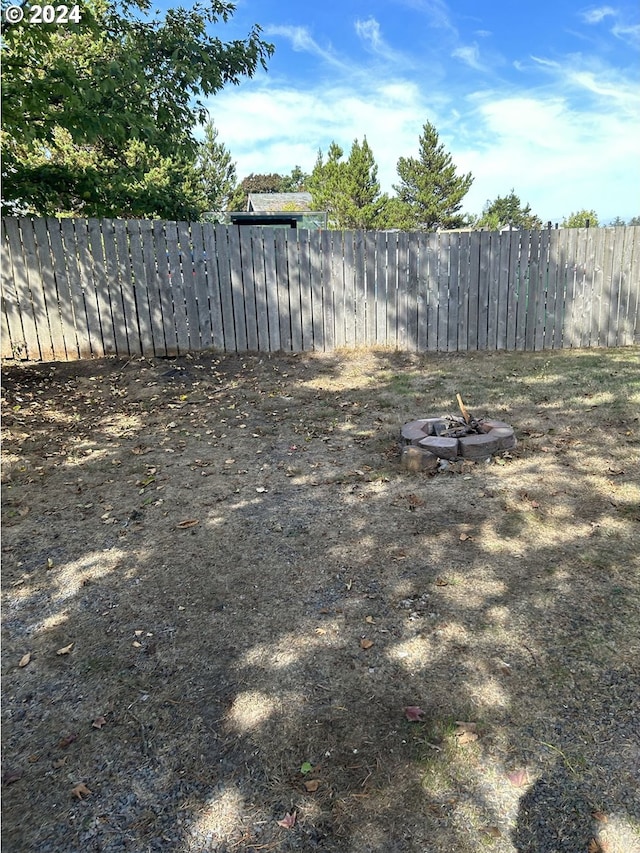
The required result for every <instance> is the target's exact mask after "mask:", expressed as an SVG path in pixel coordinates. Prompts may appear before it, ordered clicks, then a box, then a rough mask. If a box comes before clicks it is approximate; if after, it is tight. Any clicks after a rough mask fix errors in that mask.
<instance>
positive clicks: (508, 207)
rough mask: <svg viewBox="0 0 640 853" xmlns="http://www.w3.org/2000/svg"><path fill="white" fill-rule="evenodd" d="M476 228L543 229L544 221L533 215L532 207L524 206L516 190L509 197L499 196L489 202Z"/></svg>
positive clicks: (495, 229)
mask: <svg viewBox="0 0 640 853" xmlns="http://www.w3.org/2000/svg"><path fill="white" fill-rule="evenodd" d="M474 225H475V227H476V228H488V229H490V230H493V231H497V230H499V229H500V228H502V227H503V226H505V225H512V226H513V227H514V228H534V229H535V228H542V220H541V219H540V217H539V216H535V215H534V214H533V213H531V206H530V205H529V204H527V205H526V206H525V205H523V204H522V202H521V201H520V198H519V197H518V196H517V195H516V193H515V190H513V189H512V190H511V192H510V193H509V195H506V196H498V197H497V198H496V199H494V201H492V202H489V201H488V202H487V203H486V204H485V206H484V210H483V211H482V216H481V217H480V218H479V219H478V221H477V222H475V223H474Z"/></svg>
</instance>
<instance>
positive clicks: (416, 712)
mask: <svg viewBox="0 0 640 853" xmlns="http://www.w3.org/2000/svg"><path fill="white" fill-rule="evenodd" d="M404 715H405V717H406V718H407V720H409V722H410V723H421V722H422V718H423V716H424V711H423V710H422V708H419V707H418V706H417V705H407V707H406V708H405V709H404Z"/></svg>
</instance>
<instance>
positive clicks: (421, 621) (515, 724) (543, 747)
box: [3, 351, 640, 853]
mask: <svg viewBox="0 0 640 853" xmlns="http://www.w3.org/2000/svg"><path fill="white" fill-rule="evenodd" d="M360 358H361V359H364V362H363V363H362V362H358V360H357V358H355V360H354V358H352V357H347V356H346V355H344V354H342V355H341V354H338V355H336V356H334V357H331V358H328V357H325V358H322V359H314V358H312V357H307V356H303V357H291V356H282V357H273V358H271V359H261V358H260V357H259V356H246V357H243V356H238V357H229V356H225V357H220V356H208V357H204V356H203V357H202V358H196V359H180V360H177V361H176V362H171V363H161V362H148V361H145V360H141V361H139V362H133V363H128V364H124V363H122V362H114V361H101V362H97V363H83V364H82V365H55V366H53V367H50V366H46V367H45V366H40V367H37V368H32V369H27V370H24V371H8V372H7V373H6V374H5V395H6V401H5V402H6V410H7V415H6V416H5V427H6V429H7V430H8V431H9V440H8V441H6V442H5V453H6V455H7V462H8V465H7V470H6V471H5V475H6V477H7V478H8V479H7V483H6V485H5V490H4V495H3V500H4V504H5V506H4V509H5V520H6V522H8V524H7V527H6V529H5V542H4V544H3V552H4V575H5V587H6V594H5V605H4V630H5V641H4V644H3V645H4V654H5V664H4V667H3V673H4V679H5V689H4V695H5V702H4V714H5V725H4V727H3V739H4V749H5V766H6V768H7V770H8V771H9V772H11V773H13V775H14V776H16V775H18V776H19V778H17V779H12V778H11V777H8V778H9V781H10V784H8V785H7V787H6V789H5V795H4V796H5V804H4V805H5V837H9V838H10V839H12V843H13V844H14V846H15V849H38V850H39V851H48V850H51V851H53V850H56V851H57V850H60V849H66V850H76V849H77V850H101V851H116V850H138V849H149V850H166V849H175V850H182V851H184V853H192V851H196V850H202V849H209V850H217V851H224V850H229V851H230V850H237V849H244V850H248V851H251V850H259V849H275V850H282V851H286V850H313V849H317V850H325V851H356V853H357V851H363V853H364V851H388V850H397V851H413V850H416V851H417V850H425V849H430V850H442V851H445V850H447V851H448V850H457V851H472V850H476V849H478V846H479V844H481V843H483V841H485V842H486V843H488V844H491V849H493V850H496V851H502V850H505V851H507V850H513V849H516V850H520V849H522V850H533V849H540V850H542V849H544V850H546V849H547V848H544V847H539V848H535V847H533V846H531V845H532V844H533V843H534V842H536V841H540V840H541V839H542V838H543V837H542V836H541V835H538V836H536V834H535V833H536V832H539V830H538V829H537V828H536V827H537V826H538V824H539V823H540V820H541V819H542V820H543V819H544V814H543V811H544V808H543V807H544V806H545V802H546V801H547V800H548V801H549V802H550V798H551V796H552V795H553V796H554V797H555V806H556V809H557V810H558V813H557V815H556V818H555V819H554V822H553V823H552V827H553V826H555V827H556V829H557V831H556V830H553V831H554V832H556V835H555V836H553V835H550V836H549V837H550V838H552V839H554V838H555V837H556V836H557V837H560V835H559V833H560V834H561V833H562V832H563V831H565V832H569V833H570V832H574V829H573V828H574V827H575V826H577V823H576V822H575V820H574V814H575V808H576V807H577V805H576V804H580V805H579V810H578V811H579V815H580V816H582V815H583V813H585V814H586V813H587V812H586V811H585V810H586V809H587V804H588V810H589V811H588V814H589V815H591V814H592V812H594V811H598V810H600V811H602V812H603V813H604V814H610V813H613V812H616V813H620V814H621V815H622V816H623V818H624V819H626V820H629V819H635V820H637V819H638V817H639V816H640V804H639V803H638V799H637V784H634V775H635V773H636V769H637V763H636V759H637V736H638V731H637V723H636V722H635V720H634V718H633V713H632V709H633V707H634V703H635V701H636V700H637V696H638V695H640V689H639V685H638V671H637V660H636V657H635V653H636V651H637V647H638V646H637V642H638V641H637V637H636V635H635V634H634V633H633V631H634V630H635V629H634V627H633V626H634V621H633V614H634V609H635V607H636V604H637V600H638V589H637V583H636V582H637V576H636V575H635V574H634V571H633V568H634V565H635V561H636V555H635V549H634V547H633V542H632V536H631V531H632V526H633V521H634V515H633V514H634V512H635V511H636V510H637V494H636V491H637V490H634V489H635V487H634V486H633V483H634V477H635V472H636V471H637V466H638V460H637V456H635V455H634V454H635V450H634V446H633V445H632V444H631V443H630V441H631V439H632V438H633V437H632V436H631V437H629V436H626V433H627V432H628V431H629V429H630V428H631V427H632V424H633V418H634V417H635V415H634V413H633V412H634V410H633V394H634V393H636V392H635V391H634V390H633V389H632V388H631V382H632V381H633V380H632V378H631V377H632V376H633V362H634V360H635V355H634V353H633V352H629V351H626V352H624V351H622V352H613V353H601V354H585V353H583V354H575V355H574V356H573V357H570V356H567V355H566V354H558V355H557V356H554V355H546V354H545V355H544V356H542V355H541V356H539V357H537V356H536V357H532V356H531V355H529V354H527V355H524V354H523V355H522V356H521V357H517V356H512V355H510V356H506V355H505V356H504V357H501V356H500V355H496V356H493V357H488V356H487V357H482V356H478V355H477V354H474V355H473V357H472V358H471V357H462V356H455V357H435V358H434V357H412V356H401V355H396V354H390V353H373V354H369V355H367V356H366V357H364V356H363V355H362V354H361V355H360ZM205 371H206V372H205ZM616 372H617V373H618V374H620V375H619V377H618V379H615V377H612V376H610V374H611V373H616ZM620 376H621V377H622V378H620ZM607 377H608V378H609V381H608V382H607ZM574 383H575V384H574ZM455 390H461V391H462V393H463V397H464V398H465V400H468V401H469V402H470V403H471V401H474V402H475V404H476V405H478V401H479V400H482V401H483V404H484V405H485V406H487V407H488V408H489V409H490V411H489V412H487V413H488V414H491V415H493V416H497V417H499V416H502V415H505V416H507V415H508V416H509V418H510V419H511V421H512V422H513V423H514V425H515V426H516V428H517V430H518V431H519V435H520V439H521V443H520V447H519V448H518V451H517V453H514V454H513V455H512V458H511V459H507V460H504V461H505V465H504V466H498V465H494V466H490V467H485V468H482V467H481V466H473V467H466V468H465V467H460V468H459V469H455V470H454V469H453V468H452V469H451V470H449V471H448V472H446V473H444V474H441V475H438V476H436V477H424V476H420V477H414V476H408V475H407V474H405V473H403V472H401V471H399V469H398V466H397V453H396V447H395V446H396V444H397V436H398V431H399V427H400V425H401V424H402V423H403V422H404V421H406V420H410V419H413V418H414V417H415V416H421V415H428V414H432V413H441V412H442V411H443V410H444V411H447V410H448V409H449V408H450V407H451V406H452V405H453V403H452V401H453V400H454V399H455V393H454V392H455ZM599 395H604V397H603V398H602V400H600V397H599ZM607 395H608V396H607ZM605 399H606V402H603V401H604V400H605ZM594 404H597V405H599V406H602V407H603V408H604V412H605V413H604V416H603V415H602V414H600V413H598V412H595V413H594V409H593V408H592V407H593V406H594ZM432 407H433V408H432ZM483 413H484V412H483ZM509 418H507V419H509ZM516 418H517V423H516ZM207 430H210V432H209V434H208V433H207ZM612 430H614V431H615V432H614V434H615V441H613V442H612V443H611V446H610V447H609V448H605V449H604V450H603V436H604V435H605V434H607V432H609V434H611V431H612ZM545 448H546V449H545ZM229 460H231V461H229ZM634 502H635V503H634ZM195 521H198V522H199V523H198V524H191V522H195ZM462 534H464V536H465V537H466V538H461V536H462ZM49 563H51V565H49ZM364 640H369V641H371V642H372V645H371V646H369V647H367V646H366V643H365V644H364V645H363V641H364ZM71 642H73V643H74V648H73V649H72V651H71V652H70V653H69V654H67V655H60V656H58V655H57V654H56V651H58V650H60V649H63V648H65V647H66V646H68V644H69V643H71ZM28 650H31V651H32V656H33V660H32V662H30V663H29V664H28V665H26V666H24V667H19V666H18V665H17V662H18V661H19V660H20V658H21V656H22V655H23V654H24V653H25V652H26V651H28ZM408 705H419V706H420V707H421V708H422V710H423V712H424V713H423V715H422V717H423V718H422V720H421V721H420V722H417V723H410V722H409V721H407V720H406V718H405V715H404V708H405V707H406V706H408ZM100 716H104V717H105V719H106V721H107V723H106V724H105V725H104V726H103V727H102V728H95V727H94V726H92V722H93V721H95V720H96V719H98V718H99V717H100ZM457 721H469V722H474V723H475V724H476V726H477V733H478V734H479V738H478V740H477V741H473V742H472V743H469V744H466V745H465V744H461V743H460V742H459V736H458V734H456V732H457V729H456V722H457ZM69 738H73V739H72V740H70V741H69V743H67V744H66V745H65V741H66V740H68V739H69ZM559 753H561V754H562V756H563V761H562V762H560V763H559V762H558V754H559ZM307 765H309V766H310V769H306V766H307ZM303 768H305V770H304V771H303ZM522 768H525V769H526V771H527V779H528V780H529V783H528V785H525V786H523V787H522V788H518V787H516V786H515V785H514V784H513V782H512V781H510V779H509V774H510V773H513V772H516V771H518V770H519V769H522ZM5 781H7V780H6V779H5ZM80 781H84V782H85V783H86V784H87V786H88V787H89V788H90V789H91V790H92V794H91V795H90V796H87V797H86V799H83V800H78V799H73V798H72V796H71V794H70V791H71V789H72V787H73V786H74V785H75V784H76V783H78V782H80ZM309 782H317V783H318V786H317V788H316V789H315V790H308V789H307V784H306V783H309ZM636 782H637V780H636ZM529 785H531V787H529ZM25 798H28V800H29V802H30V803H31V807H30V811H29V813H28V815H27V814H25V810H24V802H25ZM294 811H295V812H296V823H295V825H294V826H293V828H291V829H286V828H284V827H281V826H279V825H278V823H277V822H278V820H280V819H282V818H283V817H284V816H285V814H287V813H289V814H292V813H293V812H294ZM540 814H542V818H540V817H537V816H536V815H540ZM34 815H37V817H38V820H34V819H33V817H34ZM543 822H544V821H543ZM563 827H564V829H563ZM583 829H584V832H583V835H580V836H579V838H580V843H582V838H583V836H584V837H586V836H587V835H589V838H587V843H588V842H589V840H590V838H591V837H595V835H594V832H593V829H594V827H593V819H592V818H590V819H589V820H588V823H587V825H586V828H585V827H583ZM587 830H588V831H587ZM540 831H541V830H540ZM580 831H581V832H582V830H580ZM577 832H578V830H577V829H575V832H574V836H573V837H575V838H576V839H578V835H576V834H575V833H577ZM568 837H569V838H571V837H572V836H571V834H569V836H568ZM554 843H555V842H554ZM526 844H529V847H526V846H524V845H526ZM514 845H515V848H514ZM518 845H520V846H518ZM549 849H553V848H549ZM558 849H560V850H564V849H569V848H562V847H561V848H558ZM620 849H624V848H620Z"/></svg>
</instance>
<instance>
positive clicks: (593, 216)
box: [562, 210, 599, 228]
mask: <svg viewBox="0 0 640 853" xmlns="http://www.w3.org/2000/svg"><path fill="white" fill-rule="evenodd" d="M598 226H599V222H598V214H597V213H596V212H595V210H578V211H576V213H571V214H570V215H569V216H567V217H566V219H564V220H563V222H562V227H563V228H597V227H598Z"/></svg>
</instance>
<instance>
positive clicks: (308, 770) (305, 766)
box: [300, 761, 313, 775]
mask: <svg viewBox="0 0 640 853" xmlns="http://www.w3.org/2000/svg"><path fill="white" fill-rule="evenodd" d="M312 770H313V764H311V762H309V761H305V762H304V764H303V765H302V767H301V768H300V772H301V773H302V774H303V775H304V774H305V773H311V771H312Z"/></svg>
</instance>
